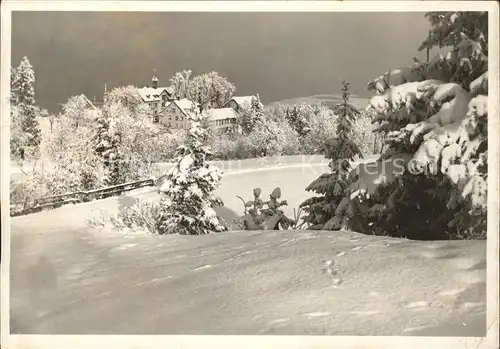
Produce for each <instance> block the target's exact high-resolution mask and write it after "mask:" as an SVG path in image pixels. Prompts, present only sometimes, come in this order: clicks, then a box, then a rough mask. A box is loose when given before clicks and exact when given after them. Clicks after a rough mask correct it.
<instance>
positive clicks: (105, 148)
mask: <svg viewBox="0 0 500 349" xmlns="http://www.w3.org/2000/svg"><path fill="white" fill-rule="evenodd" d="M119 107H120V105H119V104H111V105H104V107H103V109H102V112H101V113H99V114H98V116H97V118H96V128H95V135H94V144H95V145H94V149H95V152H96V154H98V156H99V157H100V158H101V159H102V160H103V164H104V166H105V168H106V169H107V172H108V175H107V178H106V181H105V182H106V184H108V185H115V184H119V183H120V160H121V157H120V154H119V152H118V148H119V144H120V142H121V135H120V132H119V130H118V128H117V127H116V125H117V120H116V118H115V115H116V112H114V110H113V109H115V108H119Z"/></svg>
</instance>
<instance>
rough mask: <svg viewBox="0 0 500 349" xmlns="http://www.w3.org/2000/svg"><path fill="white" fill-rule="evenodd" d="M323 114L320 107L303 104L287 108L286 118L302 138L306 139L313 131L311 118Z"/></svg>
mask: <svg viewBox="0 0 500 349" xmlns="http://www.w3.org/2000/svg"><path fill="white" fill-rule="evenodd" d="M320 112H321V107H320V105H310V104H301V105H299V106H297V105H294V106H287V108H286V110H285V117H286V119H287V121H288V123H289V124H290V125H292V127H293V128H294V129H295V131H297V133H298V134H299V136H300V137H304V136H306V135H307V133H308V132H309V131H310V130H311V118H312V117H313V115H318V114H319V113H320Z"/></svg>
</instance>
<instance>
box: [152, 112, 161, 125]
mask: <svg viewBox="0 0 500 349" xmlns="http://www.w3.org/2000/svg"><path fill="white" fill-rule="evenodd" d="M153 122H154V123H155V124H157V123H159V122H160V115H158V114H156V113H155V114H154V115H153Z"/></svg>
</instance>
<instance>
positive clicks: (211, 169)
mask: <svg viewBox="0 0 500 349" xmlns="http://www.w3.org/2000/svg"><path fill="white" fill-rule="evenodd" d="M201 121H202V115H201V113H196V114H193V115H191V116H190V129H189V131H188V135H187V139H186V143H185V144H184V145H182V146H180V147H179V148H178V149H177V152H176V164H175V166H174V167H173V168H172V169H170V170H169V171H168V172H167V174H166V175H165V181H164V183H163V185H162V186H161V188H160V193H161V195H162V198H161V201H160V211H161V215H160V224H159V227H160V228H159V231H160V233H162V234H172V233H178V234H184V235H199V234H208V233H211V232H221V231H225V230H227V227H226V226H225V225H224V224H222V223H221V222H220V221H219V218H218V217H217V214H216V212H215V210H214V208H215V207H220V206H222V205H223V203H222V201H221V200H220V199H219V198H216V197H215V196H214V194H213V192H214V191H215V190H216V189H217V187H218V185H219V182H220V179H221V173H220V170H219V169H218V168H217V167H215V166H213V165H210V164H208V163H207V157H208V156H209V155H210V154H211V152H210V149H209V147H207V146H206V145H205V144H207V141H208V134H207V130H206V128H204V127H201Z"/></svg>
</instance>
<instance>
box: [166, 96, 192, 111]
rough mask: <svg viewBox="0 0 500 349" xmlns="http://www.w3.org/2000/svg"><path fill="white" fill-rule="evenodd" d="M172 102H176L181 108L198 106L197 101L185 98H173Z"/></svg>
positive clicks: (188, 108) (189, 108)
mask: <svg viewBox="0 0 500 349" xmlns="http://www.w3.org/2000/svg"><path fill="white" fill-rule="evenodd" d="M172 103H175V104H177V106H178V107H179V108H180V109H182V110H191V109H192V108H194V107H196V106H198V103H194V102H193V101H190V100H189V99H187V98H182V99H176V100H173V101H172Z"/></svg>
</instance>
